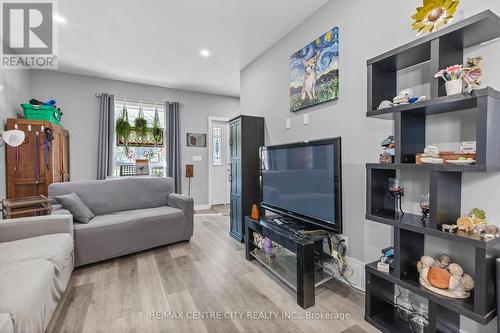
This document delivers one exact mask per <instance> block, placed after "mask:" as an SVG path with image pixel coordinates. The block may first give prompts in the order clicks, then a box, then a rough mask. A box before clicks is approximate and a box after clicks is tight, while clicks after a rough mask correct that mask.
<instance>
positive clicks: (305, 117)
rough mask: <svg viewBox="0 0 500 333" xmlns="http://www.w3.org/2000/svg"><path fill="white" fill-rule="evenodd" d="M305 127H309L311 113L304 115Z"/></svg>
mask: <svg viewBox="0 0 500 333" xmlns="http://www.w3.org/2000/svg"><path fill="white" fill-rule="evenodd" d="M304 125H309V113H304Z"/></svg>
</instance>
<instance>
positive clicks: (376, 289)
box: [365, 262, 460, 333]
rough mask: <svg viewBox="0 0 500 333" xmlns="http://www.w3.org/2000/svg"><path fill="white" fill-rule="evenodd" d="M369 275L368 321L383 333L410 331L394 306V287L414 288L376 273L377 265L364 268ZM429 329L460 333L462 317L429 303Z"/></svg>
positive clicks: (413, 290)
mask: <svg viewBox="0 0 500 333" xmlns="http://www.w3.org/2000/svg"><path fill="white" fill-rule="evenodd" d="M365 275H366V291H365V292H366V299H367V302H366V303H365V320H366V321H367V322H369V323H370V324H372V325H373V326H375V327H376V328H377V329H379V330H380V331H382V332H384V333H390V332H403V333H406V332H411V330H410V328H409V325H408V323H407V322H405V321H403V320H402V319H401V318H400V316H399V313H398V311H397V309H396V308H395V306H394V287H395V286H400V287H402V288H405V289H408V290H409V291H411V292H413V293H415V294H418V295H420V296H424V297H426V296H425V295H422V294H421V293H420V292H415V288H413V287H412V288H410V287H408V286H409V284H407V283H405V282H401V281H399V280H398V279H396V278H395V277H394V276H393V273H390V274H386V273H381V272H379V271H377V263H376V262H375V263H371V264H368V265H366V267H365ZM428 306H429V327H428V329H427V330H426V332H449V333H451V332H453V333H455V332H458V331H459V324H460V316H459V315H458V313H456V312H454V311H451V310H449V309H447V308H445V307H443V306H441V305H439V304H437V303H435V302H433V301H432V300H428Z"/></svg>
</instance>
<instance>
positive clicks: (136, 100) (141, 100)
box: [95, 93, 184, 106]
mask: <svg viewBox="0 0 500 333" xmlns="http://www.w3.org/2000/svg"><path fill="white" fill-rule="evenodd" d="M95 96H96V97H101V94H100V93H97V94H95ZM115 98H116V99H126V100H127V101H129V102H136V103H140V102H144V103H149V104H164V103H165V102H158V101H150V100H147V99H138V98H129V97H121V96H115ZM179 105H180V106H184V103H179Z"/></svg>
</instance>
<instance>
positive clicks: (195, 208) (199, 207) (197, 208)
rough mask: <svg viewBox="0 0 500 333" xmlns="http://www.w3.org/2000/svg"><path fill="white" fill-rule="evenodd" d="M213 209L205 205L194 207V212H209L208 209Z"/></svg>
mask: <svg viewBox="0 0 500 333" xmlns="http://www.w3.org/2000/svg"><path fill="white" fill-rule="evenodd" d="M210 208H212V205H209V204H205V205H195V206H194V210H195V211H197V210H207V209H210Z"/></svg>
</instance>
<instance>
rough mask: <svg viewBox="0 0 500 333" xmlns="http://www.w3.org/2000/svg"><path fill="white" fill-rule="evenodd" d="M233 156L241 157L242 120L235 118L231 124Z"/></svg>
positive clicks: (230, 142)
mask: <svg viewBox="0 0 500 333" xmlns="http://www.w3.org/2000/svg"><path fill="white" fill-rule="evenodd" d="M229 127H230V130H229V132H230V139H229V144H230V146H231V158H239V157H240V153H241V122H240V121H239V120H235V121H233V122H232V123H231V124H230V126H229Z"/></svg>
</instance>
